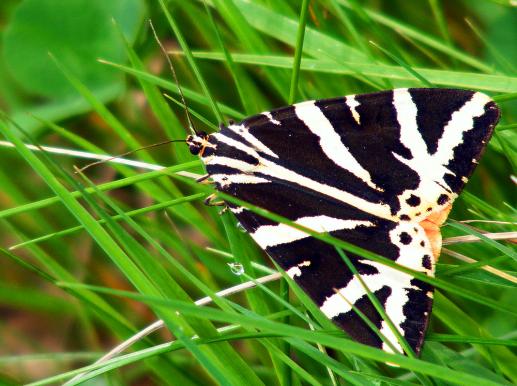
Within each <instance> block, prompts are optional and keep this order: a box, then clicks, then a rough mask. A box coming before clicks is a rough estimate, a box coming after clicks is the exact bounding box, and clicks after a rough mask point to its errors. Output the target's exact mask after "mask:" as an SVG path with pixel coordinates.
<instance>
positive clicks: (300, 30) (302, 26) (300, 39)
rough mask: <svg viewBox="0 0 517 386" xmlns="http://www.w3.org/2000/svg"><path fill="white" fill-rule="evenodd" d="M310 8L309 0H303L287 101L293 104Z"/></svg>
mask: <svg viewBox="0 0 517 386" xmlns="http://www.w3.org/2000/svg"><path fill="white" fill-rule="evenodd" d="M308 9H309V0H303V1H302V5H301V11H300V21H299V23H298V31H297V33H296V46H295V51H294V58H293V71H292V74H291V87H290V89H289V99H288V100H287V103H289V104H290V105H292V104H293V103H294V101H295V99H296V90H297V89H298V78H299V76H300V63H301V61H302V52H303V38H304V36H305V28H306V25H307V14H308V12H307V11H308Z"/></svg>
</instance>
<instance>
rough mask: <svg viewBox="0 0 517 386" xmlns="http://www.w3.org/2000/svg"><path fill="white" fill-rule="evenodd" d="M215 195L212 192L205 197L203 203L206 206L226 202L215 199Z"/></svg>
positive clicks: (220, 204)
mask: <svg viewBox="0 0 517 386" xmlns="http://www.w3.org/2000/svg"><path fill="white" fill-rule="evenodd" d="M216 197H217V195H216V194H215V193H212V194H211V195H209V196H208V197H207V198H205V201H203V203H204V204H205V205H208V206H225V205H226V203H225V202H224V201H215V198H216Z"/></svg>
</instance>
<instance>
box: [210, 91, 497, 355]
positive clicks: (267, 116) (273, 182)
mask: <svg viewBox="0 0 517 386" xmlns="http://www.w3.org/2000/svg"><path fill="white" fill-rule="evenodd" d="M498 117H499V110H498V109H497V107H496V105H495V104H494V102H492V101H491V100H490V99H489V98H488V97H487V96H486V95H484V94H482V93H475V92H472V91H463V90H448V89H397V90H392V91H385V92H379V93H375V94H365V95H355V96H347V97H343V98H335V99H328V100H320V101H308V102H303V103H299V104H295V105H293V106H288V107H284V108H281V109H277V110H273V111H271V112H266V113H263V114H259V115H256V116H254V117H250V118H248V119H246V120H244V121H243V122H241V123H240V124H235V125H231V126H229V127H227V128H223V129H222V130H221V131H220V132H219V133H216V134H212V135H210V136H209V137H208V142H207V149H206V151H204V152H203V154H202V156H203V160H204V162H205V163H206V165H207V171H208V173H209V174H210V176H211V177H212V179H213V180H214V181H215V183H216V187H217V189H219V190H221V191H224V192H227V193H229V194H232V195H234V196H236V197H238V198H240V199H242V200H244V201H247V202H249V203H251V204H253V205H256V206H259V207H262V208H265V209H268V210H270V211H272V212H274V213H278V214H280V215H282V216H284V217H286V218H288V219H290V220H292V221H295V222H297V223H299V224H301V225H304V226H307V227H309V228H311V229H314V230H317V231H321V232H330V233H331V234H333V235H334V236H336V237H339V238H341V239H343V240H345V241H348V242H352V243H354V244H356V245H359V246H362V247H364V248H365V249H368V250H371V251H373V252H377V253H380V254H382V255H384V256H386V257H388V258H390V259H392V260H394V261H396V262H397V263H399V264H403V265H406V266H408V267H410V268H412V269H415V270H418V271H422V272H425V273H427V274H428V275H432V274H433V272H434V267H433V262H432V261H429V260H432V259H430V255H431V253H432V251H431V247H430V240H428V238H427V236H426V234H425V231H424V230H423V229H422V227H421V226H420V222H422V221H423V220H425V219H426V218H427V217H428V216H430V215H432V214H433V213H438V212H440V211H442V210H444V209H445V208H446V207H447V206H449V205H450V204H451V203H452V201H453V200H454V199H455V197H456V196H457V194H458V193H459V192H460V191H461V189H462V188H463V186H464V185H465V183H466V182H467V179H468V177H469V176H470V174H471V173H472V171H473V169H474V167H475V165H476V164H477V161H478V159H479V157H480V156H481V153H482V151H483V149H484V147H485V144H486V142H487V141H488V139H489V138H490V136H491V134H492V131H493V128H494V126H495V124H496V123H497V120H498ZM230 208H231V209H232V211H233V212H234V213H235V214H236V216H237V218H238V219H239V220H240V222H241V223H242V225H243V226H244V227H245V228H246V229H247V230H248V231H249V232H250V234H251V235H252V237H253V238H254V239H255V240H256V241H257V242H258V244H259V245H261V246H262V247H263V248H264V249H265V250H266V252H267V253H268V254H269V255H270V256H271V257H272V258H273V259H274V260H275V261H277V262H278V263H279V264H280V265H281V266H282V267H283V268H284V269H285V270H286V271H287V272H288V273H289V272H290V273H291V274H292V276H293V277H294V278H295V280H296V281H297V282H298V283H300V285H301V286H302V287H303V288H304V289H305V290H306V291H307V292H308V293H309V295H310V296H311V298H312V299H313V300H314V301H315V302H316V303H317V304H318V305H319V306H320V308H322V310H324V312H325V313H326V314H327V315H328V316H329V317H330V318H332V319H333V320H334V321H336V323H338V324H339V325H340V326H341V327H343V329H345V330H346V331H347V332H348V333H349V334H350V335H352V336H353V337H354V338H356V339H357V340H359V341H361V342H363V343H367V344H371V345H374V346H376V347H383V346H382V344H380V343H379V339H378V337H376V335H375V334H374V333H373V332H372V331H369V330H368V329H367V328H366V325H364V323H362V321H361V320H359V319H358V318H357V316H354V314H353V313H351V312H350V310H349V309H348V308H347V307H346V304H348V303H347V302H346V301H344V299H343V297H344V298H345V299H346V298H347V297H351V299H352V300H353V301H352V303H354V305H355V306H356V307H357V308H359V309H360V310H361V311H363V313H365V314H366V315H367V316H368V317H369V318H370V319H371V320H372V321H373V322H374V323H376V325H379V326H380V327H379V328H380V329H381V331H382V328H383V325H382V321H380V319H379V316H378V315H377V316H376V312H375V311H374V310H373V308H372V307H373V306H372V305H371V304H370V303H369V301H368V299H366V298H365V297H364V294H363V295H361V293H360V290H359V289H356V292H353V291H352V288H354V287H353V285H354V281H353V279H352V278H351V273H350V272H349V271H348V270H347V268H346V266H345V265H344V263H343V262H342V261H341V259H340V258H339V256H338V255H337V253H336V252H335V251H333V250H332V248H331V247H329V246H327V245H325V244H324V243H322V242H319V241H317V240H315V239H314V238H312V237H307V235H306V234H300V233H301V232H298V231H296V230H294V229H293V228H291V227H286V226H285V225H282V224H277V223H274V222H271V221H269V220H267V219H265V218H263V217H260V216H258V215H256V214H254V213H252V212H250V211H248V210H246V209H244V208H239V207H232V205H231V204H230ZM352 258H353V259H354V262H355V263H356V264H357V265H358V269H359V271H360V273H361V274H362V276H363V278H366V280H365V281H367V282H369V280H371V282H372V283H374V284H375V283H389V284H386V285H384V286H383V287H380V288H377V287H376V286H375V285H374V287H373V288H371V290H373V292H374V293H376V294H377V295H378V296H379V298H380V299H381V302H382V303H383V305H384V307H385V309H386V312H387V314H388V316H389V317H390V318H391V319H393V320H392V321H394V323H395V324H396V325H397V327H398V329H399V330H400V331H401V332H402V334H403V335H404V336H405V337H406V339H407V340H408V342H409V343H410V345H411V346H412V348H413V349H414V350H415V351H416V352H417V353H418V352H419V351H420V347H421V344H422V341H423V335H424V333H425V329H426V326H427V321H428V318H429V312H430V309H431V303H432V301H431V296H432V289H431V288H429V286H427V285H426V284H425V283H422V282H420V281H417V280H415V279H413V278H410V277H404V276H401V274H400V272H399V271H396V270H389V269H387V268H386V267H384V268H383V267H380V266H376V265H375V264H373V263H372V262H365V261H364V259H363V260H362V259H361V258H360V257H359V256H352ZM406 276H407V275H406ZM372 278H373V279H372ZM349 285H351V286H352V287H348V286H349ZM347 289H348V290H347ZM336 291H340V293H342V295H343V296H340V299H341V300H343V301H342V302H339V301H338V300H336V299H337V298H336V297H335V296H336V295H337V294H336ZM350 291H352V292H350ZM345 292H349V294H348V295H346V294H345ZM351 293H354V294H355V295H351ZM404 294H405V296H403V295H404ZM359 295H361V296H359ZM331 299H335V303H332V301H331ZM328 302H330V303H328ZM326 304H335V306H334V307H330V306H326ZM331 309H332V312H331V311H330V310H331ZM338 311H339V312H338ZM384 332H386V334H388V335H389V332H387V331H386V329H384ZM390 340H391V339H390ZM393 343H394V344H395V345H396V344H397V343H396V342H393ZM396 347H397V346H396ZM383 348H384V349H387V348H386V347H383ZM388 351H389V350H388Z"/></svg>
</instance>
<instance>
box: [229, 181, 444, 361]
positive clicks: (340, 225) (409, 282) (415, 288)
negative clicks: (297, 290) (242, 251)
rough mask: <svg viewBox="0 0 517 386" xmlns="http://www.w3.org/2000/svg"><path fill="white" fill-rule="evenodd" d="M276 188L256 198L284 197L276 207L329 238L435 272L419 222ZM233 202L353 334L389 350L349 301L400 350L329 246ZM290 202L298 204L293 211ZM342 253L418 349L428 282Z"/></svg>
mask: <svg viewBox="0 0 517 386" xmlns="http://www.w3.org/2000/svg"><path fill="white" fill-rule="evenodd" d="M253 187H254V188H256V189H259V191H260V190H262V189H264V190H267V189H268V188H272V187H273V186H272V185H270V184H269V183H264V184H254V185H253ZM273 188H274V189H275V191H276V193H275V195H274V197H273V196H269V198H268V195H267V193H266V192H265V191H262V192H261V193H260V194H259V196H260V198H258V197H254V198H255V203H256V204H257V205H258V206H260V207H267V206H268V205H270V204H271V202H270V200H272V199H274V200H276V199H278V200H280V201H281V202H288V204H286V205H284V206H283V207H282V208H275V210H276V212H277V213H278V214H280V215H282V216H284V217H287V218H290V219H293V220H294V221H295V222H296V223H298V224H300V225H303V226H305V227H307V228H310V229H312V230H315V231H319V232H328V233H329V234H330V235H332V236H333V237H336V238H339V239H341V240H344V241H347V242H349V243H352V244H354V245H357V246H359V247H362V248H364V249H367V250H370V251H372V252H375V253H378V254H380V255H382V256H384V257H387V258H389V259H391V260H393V261H395V262H397V263H399V264H401V265H404V266H406V267H408V268H411V269H414V270H416V271H419V272H422V273H425V274H427V275H430V276H432V275H433V273H434V261H433V259H432V251H431V246H430V242H429V240H428V239H427V236H426V234H425V232H424V230H423V229H422V227H421V226H420V225H419V224H414V223H411V222H400V223H397V222H394V221H390V220H385V219H381V218H378V217H376V216H372V215H368V214H365V213H364V212H361V211H359V210H357V209H355V208H353V207H351V206H348V207H347V206H344V205H343V204H342V203H340V202H336V201H335V200H328V199H326V198H324V197H321V196H319V197H318V196H315V195H313V194H311V193H306V192H304V191H300V190H298V189H297V188H296V187H293V186H288V185H278V186H274V187H273ZM238 192H239V193H238V194H239V195H240V196H243V199H244V200H246V201H250V200H251V199H253V197H251V196H248V193H249V192H248V191H246V189H239V191H238ZM315 199H316V200H318V201H319V205H318V206H311V205H307V203H309V202H313V201H314V200H315ZM230 205H231V204H230ZM230 208H231V210H232V211H233V212H234V213H235V214H236V216H237V218H238V219H239V221H240V222H241V224H242V225H243V226H244V227H245V228H246V229H247V230H248V231H249V232H250V234H251V236H252V238H253V239H254V240H255V241H256V242H257V244H258V245H259V246H260V247H261V248H262V249H264V250H265V251H266V252H267V253H268V255H270V256H271V257H272V258H273V259H274V260H275V261H276V262H277V263H278V264H279V265H280V266H281V267H282V268H283V269H284V270H285V271H286V272H287V274H288V275H289V276H290V277H291V278H292V279H294V280H295V281H296V282H297V283H298V284H299V285H300V286H301V287H302V288H303V289H304V290H305V292H307V294H308V295H309V296H310V297H311V298H312V299H313V300H314V302H315V303H316V304H317V306H318V307H319V308H320V309H321V311H322V312H323V313H324V314H325V315H326V316H327V317H328V318H329V319H331V320H333V321H334V322H335V323H336V324H338V325H339V326H340V327H341V328H342V329H343V330H345V331H346V332H347V333H348V334H349V335H350V336H351V337H352V338H354V339H356V340H357V341H359V342H362V343H365V344H369V345H372V346H375V347H379V348H383V349H384V350H386V351H392V350H391V349H390V347H389V345H386V344H385V343H383V342H382V340H381V338H380V337H379V336H378V335H377V334H376V333H375V332H374V331H372V330H371V329H370V327H368V325H367V324H366V323H364V321H363V320H362V319H361V318H360V317H359V316H358V315H357V314H356V313H355V311H353V310H352V307H351V306H350V304H354V306H355V307H356V308H357V309H359V310H360V311H361V312H362V313H363V314H365V315H366V316H367V317H368V318H369V319H370V321H372V322H373V324H374V325H375V326H376V327H377V329H378V330H379V331H380V332H381V334H383V335H384V336H385V337H386V338H387V339H388V340H389V341H390V342H391V343H392V345H393V346H394V347H395V348H397V349H398V351H400V352H402V349H401V347H400V345H399V343H398V341H397V339H396V337H395V336H394V334H393V333H392V331H391V330H390V329H389V327H388V325H387V324H386V322H385V321H383V320H382V318H381V316H380V315H379V314H378V313H377V311H376V310H375V308H374V306H373V304H371V303H370V301H369V299H368V296H367V292H366V289H365V288H364V287H363V285H362V284H361V282H360V281H359V280H357V279H356V278H354V277H353V275H352V272H351V271H350V270H349V269H348V268H347V266H346V265H345V263H344V262H343V260H342V258H341V256H339V254H338V253H337V251H336V250H335V249H334V247H333V246H331V245H329V244H327V243H325V242H323V241H320V240H318V239H315V238H314V237H310V236H308V235H307V233H305V232H303V231H300V230H296V229H293V228H292V227H290V226H288V225H285V224H278V223H275V222H273V221H270V220H268V219H266V218H264V217H261V216H257V215H256V214H255V213H253V212H251V211H248V210H247V209H244V208H235V207H233V208H232V207H231V206H230ZM293 208H296V209H295V210H296V212H295V211H293V210H292V209H293ZM347 256H348V257H349V258H350V259H351V261H352V263H353V264H354V266H355V267H356V269H357V270H358V272H359V274H360V275H361V277H362V279H363V281H364V283H365V284H366V286H367V287H368V290H369V291H371V292H372V293H374V294H375V295H376V296H377V298H378V299H379V301H380V302H381V304H382V305H383V307H384V308H385V310H386V314H387V315H388V316H389V318H390V320H391V321H392V322H393V323H394V324H395V325H396V326H398V328H399V331H400V332H401V333H402V335H403V336H404V337H405V339H406V340H407V341H408V343H409V344H410V346H411V347H412V349H413V350H414V351H416V352H419V351H420V347H421V345H422V342H423V337H424V333H425V330H426V328H427V323H428V319H429V318H428V316H429V313H430V312H431V306H432V291H433V289H432V287H431V286H429V285H428V284H426V283H425V282H422V281H420V280H417V279H414V278H413V277H412V276H410V275H408V274H405V273H402V272H400V271H398V270H396V269H393V268H389V267H386V266H384V265H382V264H379V263H375V262H373V261H369V260H367V259H365V258H363V257H361V256H359V255H355V254H351V253H347Z"/></svg>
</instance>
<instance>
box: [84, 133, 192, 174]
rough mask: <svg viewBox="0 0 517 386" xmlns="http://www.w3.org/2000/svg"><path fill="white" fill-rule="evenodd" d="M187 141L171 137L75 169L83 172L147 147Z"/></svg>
mask: <svg viewBox="0 0 517 386" xmlns="http://www.w3.org/2000/svg"><path fill="white" fill-rule="evenodd" d="M185 141H186V140H185V139H169V140H167V141H162V142H158V143H153V144H152V145H147V146H142V147H139V148H138V149H133V150H130V151H126V152H125V153H122V154H118V155H114V156H112V157H109V158H105V159H102V160H99V161H95V162H92V163H89V164H88V165H86V166H83V167H82V168H80V169H77V170H76V171H75V174H78V173H82V172H84V171H85V170H86V169H89V168H91V167H92V166H96V165H100V164H103V163H106V162H110V161H113V160H114V159H117V158H122V157H125V156H127V155H130V154H133V153H136V152H137V151H140V150H145V149H150V148H152V147H158V146H162V145H167V144H168V143H173V142H185Z"/></svg>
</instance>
